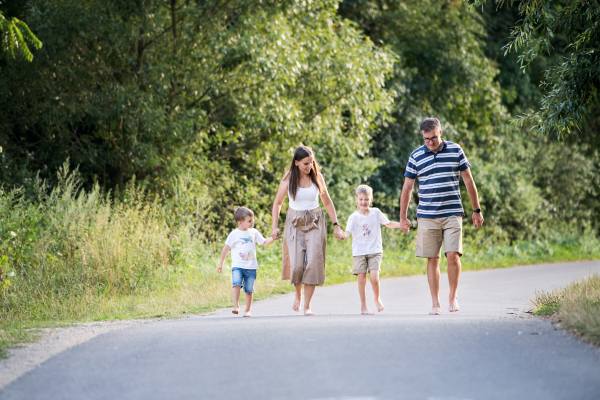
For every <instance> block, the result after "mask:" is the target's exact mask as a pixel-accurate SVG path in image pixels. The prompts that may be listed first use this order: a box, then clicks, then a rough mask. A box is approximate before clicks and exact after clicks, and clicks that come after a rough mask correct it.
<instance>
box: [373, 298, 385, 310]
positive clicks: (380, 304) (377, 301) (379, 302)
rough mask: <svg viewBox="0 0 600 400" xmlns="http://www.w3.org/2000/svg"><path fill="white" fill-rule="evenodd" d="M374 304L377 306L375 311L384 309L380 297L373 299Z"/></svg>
mask: <svg viewBox="0 0 600 400" xmlns="http://www.w3.org/2000/svg"><path fill="white" fill-rule="evenodd" d="M375 305H376V306H377V311H378V312H382V311H383V310H385V307H384V306H383V303H382V302H381V299H377V300H375Z"/></svg>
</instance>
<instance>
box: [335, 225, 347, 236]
mask: <svg viewBox="0 0 600 400" xmlns="http://www.w3.org/2000/svg"><path fill="white" fill-rule="evenodd" d="M333 235H334V236H335V237H336V238H338V239H340V240H344V239H345V238H346V237H345V235H344V232H342V228H340V226H339V225H336V226H335V228H333Z"/></svg>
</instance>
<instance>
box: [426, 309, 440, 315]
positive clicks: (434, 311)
mask: <svg viewBox="0 0 600 400" xmlns="http://www.w3.org/2000/svg"><path fill="white" fill-rule="evenodd" d="M441 313H442V307H433V308H432V309H431V311H429V315H440V314H441Z"/></svg>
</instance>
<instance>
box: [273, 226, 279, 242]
mask: <svg viewBox="0 0 600 400" xmlns="http://www.w3.org/2000/svg"><path fill="white" fill-rule="evenodd" d="M271 237H272V238H273V240H277V239H279V238H280V237H281V231H280V230H279V228H275V229H273V230H272V231H271Z"/></svg>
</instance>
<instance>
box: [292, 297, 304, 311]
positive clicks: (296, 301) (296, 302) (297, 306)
mask: <svg viewBox="0 0 600 400" xmlns="http://www.w3.org/2000/svg"><path fill="white" fill-rule="evenodd" d="M301 302H302V298H297V297H296V298H295V299H294V305H293V306H292V310H294V311H296V312H298V311H300V303H301Z"/></svg>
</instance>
